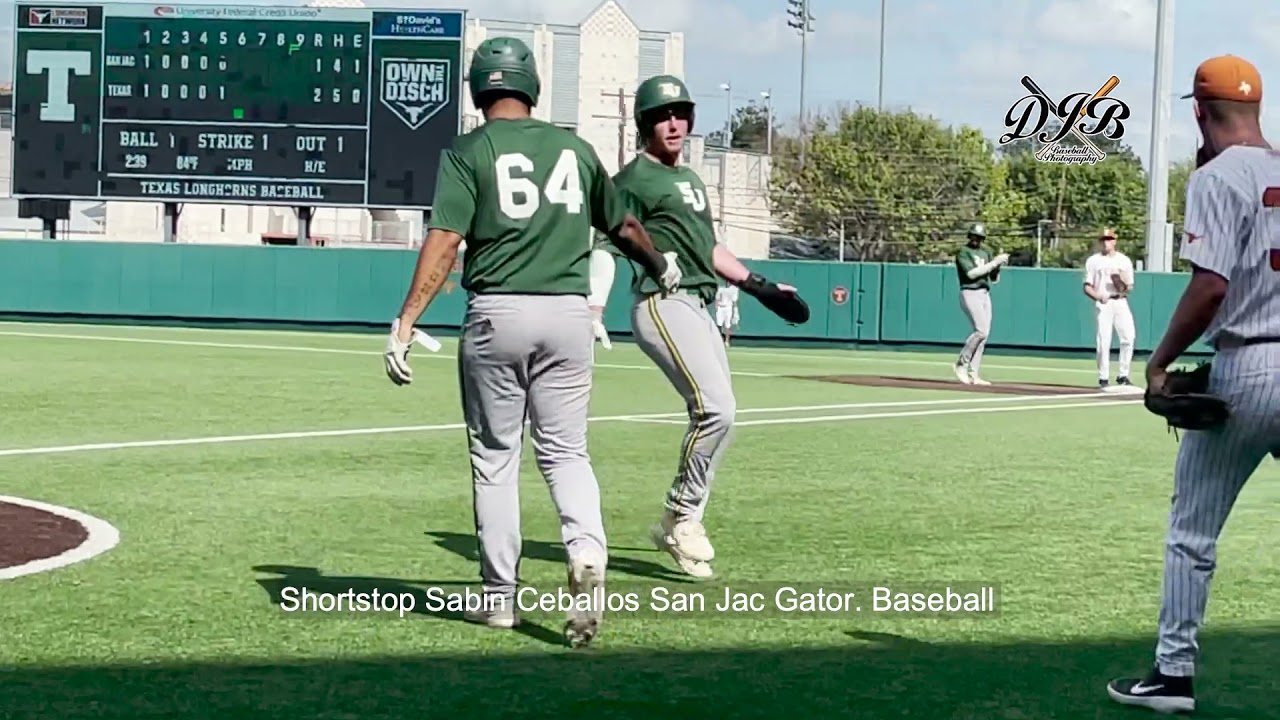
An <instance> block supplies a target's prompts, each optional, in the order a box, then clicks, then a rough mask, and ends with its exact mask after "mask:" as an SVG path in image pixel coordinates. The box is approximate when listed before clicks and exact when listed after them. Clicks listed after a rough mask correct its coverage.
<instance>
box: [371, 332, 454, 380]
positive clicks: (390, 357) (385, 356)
mask: <svg viewBox="0 0 1280 720" xmlns="http://www.w3.org/2000/svg"><path fill="white" fill-rule="evenodd" d="M399 335H400V320H399V319H398V318H397V319H396V320H393V321H392V323H391V334H390V335H388V336H387V349H386V350H385V351H384V352H383V353H382V363H383V366H384V368H385V369H386V371H387V377H389V378H391V382H393V383H395V384H396V385H408V384H409V383H411V382H413V370H412V369H411V368H410V367H409V349H410V348H412V347H413V343H415V342H416V343H418V344H419V345H421V346H423V347H425V348H426V349H428V350H430V351H431V352H439V350H440V342H439V341H438V340H436V339H435V338H433V337H431V336H430V335H428V334H426V333H424V332H422V331H421V330H417V329H414V330H413V332H412V333H411V334H410V340H409V342H401V341H400V338H399Z"/></svg>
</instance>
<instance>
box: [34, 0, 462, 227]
mask: <svg viewBox="0 0 1280 720" xmlns="http://www.w3.org/2000/svg"><path fill="white" fill-rule="evenodd" d="M17 11H18V17H17V23H16V24H15V28H16V29H15V32H16V37H15V39H14V50H15V55H16V57H15V63H14V85H13V141H14V147H13V153H12V157H13V173H12V176H11V177H12V178H13V180H12V187H13V190H12V194H13V196H14V197H18V198H47V199H70V200H83V199H99V200H146V201H154V202H216V203H226V204H237V205H238V204H251V205H289V206H295V207H304V206H328V207H344V206H350V207H383V208H427V207H429V206H430V205H431V200H432V196H433V194H434V192H435V179H436V168H437V165H438V158H439V155H440V151H441V150H442V149H444V148H445V147H447V146H448V145H449V143H450V142H451V141H452V140H453V139H454V138H455V137H456V136H457V135H458V133H459V131H460V129H461V124H462V105H461V102H460V99H461V90H462V77H461V75H462V73H461V69H462V64H463V60H462V52H463V43H462V32H463V25H464V14H463V13H461V12H457V11H440V12H436V11H430V10H405V11H383V10H376V9H366V8H346V7H341V8H337V7H333V8H330V7H325V8H320V7H301V6H299V7H269V6H254V5H246V6H224V5H141V4H133V3H129V4H124V3H119V4H117V3H108V4H99V5H88V4H79V5H48V4H43V5H21V4H20V5H18V6H17Z"/></svg>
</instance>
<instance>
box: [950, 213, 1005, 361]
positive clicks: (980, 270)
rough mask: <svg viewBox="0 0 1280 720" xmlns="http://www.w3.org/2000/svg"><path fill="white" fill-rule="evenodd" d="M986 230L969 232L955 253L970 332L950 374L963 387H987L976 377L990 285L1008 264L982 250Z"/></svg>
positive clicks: (986, 329) (985, 332)
mask: <svg viewBox="0 0 1280 720" xmlns="http://www.w3.org/2000/svg"><path fill="white" fill-rule="evenodd" d="M986 238H987V229H986V228H985V227H983V225H982V223H975V224H974V225H973V226H971V227H970V228H969V237H968V242H967V243H966V244H965V246H964V247H962V248H960V251H959V252H957V253H956V273H957V275H958V276H959V279H960V309H961V310H963V311H964V314H965V317H967V318H969V325H970V326H971V327H972V328H973V332H971V333H970V334H969V337H968V339H966V340H965V342H964V348H962V349H961V350H960V358H959V359H958V360H956V364H955V366H954V368H953V369H954V370H955V373H956V378H958V379H959V380H960V382H962V383H964V384H966V385H990V384H991V383H989V382H987V381H986V380H983V379H982V377H981V376H980V375H979V371H980V370H981V369H982V353H983V351H985V350H986V348H987V336H988V335H990V334H991V284H992V283H996V282H999V281H1000V268H1001V267H1002V266H1003V265H1004V264H1005V263H1007V262H1009V256H1008V255H1007V254H1005V253H1000V254H999V255H997V256H995V257H994V258H993V257H991V252H990V251H989V250H986V249H984V248H983V247H982V241H983V240H985V239H986Z"/></svg>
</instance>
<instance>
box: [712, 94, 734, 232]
mask: <svg viewBox="0 0 1280 720" xmlns="http://www.w3.org/2000/svg"><path fill="white" fill-rule="evenodd" d="M720 89H721V90H723V91H724V152H723V153H721V154H720V182H718V183H717V188H716V190H717V192H716V194H717V195H719V196H720V233H721V235H722V236H723V237H725V238H727V237H729V225H728V220H727V219H726V218H725V216H724V196H725V195H727V194H728V186H729V178H728V175H729V148H730V147H731V146H732V145H733V139H732V138H733V86H732V85H730V84H729V83H721V84H720Z"/></svg>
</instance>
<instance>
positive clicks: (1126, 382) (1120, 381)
mask: <svg viewBox="0 0 1280 720" xmlns="http://www.w3.org/2000/svg"><path fill="white" fill-rule="evenodd" d="M1116 384H1117V385H1132V384H1133V383H1131V382H1129V378H1127V377H1118V378H1116Z"/></svg>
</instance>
